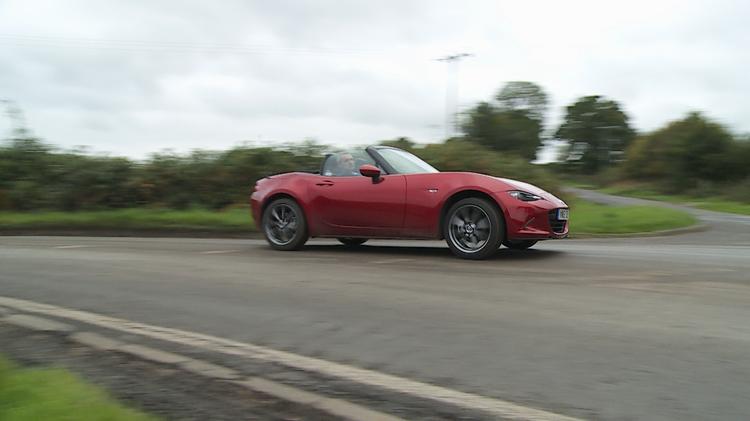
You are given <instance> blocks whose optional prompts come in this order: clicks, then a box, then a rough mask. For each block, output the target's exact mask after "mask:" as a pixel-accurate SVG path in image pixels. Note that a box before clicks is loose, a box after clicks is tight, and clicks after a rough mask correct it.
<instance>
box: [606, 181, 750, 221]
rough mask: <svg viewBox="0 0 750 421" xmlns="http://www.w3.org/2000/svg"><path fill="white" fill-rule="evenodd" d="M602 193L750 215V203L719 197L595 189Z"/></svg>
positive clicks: (613, 188) (640, 189) (621, 189)
mask: <svg viewBox="0 0 750 421" xmlns="http://www.w3.org/2000/svg"><path fill="white" fill-rule="evenodd" d="M597 190H598V191H600V192H602V193H608V194H614V195H618V196H628V197H637V198H639V199H650V200H658V201H660V202H669V203H676V204H681V205H687V206H692V207H695V208H699V209H706V210H712V211H717V212H728V213H737V214H741V215H750V203H743V202H737V201H733V200H727V199H723V198H721V197H694V196H680V195H669V194H663V193H657V192H655V191H653V190H648V189H647V188H639V187H620V186H614V187H605V188H601V189H597Z"/></svg>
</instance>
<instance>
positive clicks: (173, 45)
mask: <svg viewBox="0 0 750 421" xmlns="http://www.w3.org/2000/svg"><path fill="white" fill-rule="evenodd" d="M0 43H1V44H6V45H8V44H9V45H15V46H21V47H65V48H94V49H107V50H124V51H146V52H159V53H161V52H177V53H194V52H218V53H235V54H270V53H281V54H320V55H372V54H384V53H388V51H386V50H367V49H362V48H356V49H351V48H350V49H346V48H327V47H283V46H272V45H259V44H258V45H242V44H226V43H190V42H182V41H153V40H123V39H99V38H73V37H59V36H40V35H19V34H0Z"/></svg>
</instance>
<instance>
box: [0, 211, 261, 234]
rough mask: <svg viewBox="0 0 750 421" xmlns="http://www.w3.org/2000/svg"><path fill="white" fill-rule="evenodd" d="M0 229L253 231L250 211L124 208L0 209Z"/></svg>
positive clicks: (253, 226)
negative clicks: (83, 210)
mask: <svg viewBox="0 0 750 421" xmlns="http://www.w3.org/2000/svg"><path fill="white" fill-rule="evenodd" d="M0 229H38V230H44V229H70V230H76V229H82V230H86V229H91V230H102V229H105V230H106V229H108V230H117V229H119V230H154V231H158V230H163V231H170V230H196V231H233V230H237V231H252V230H254V229H255V225H254V223H253V219H252V216H251V215H250V210H249V209H248V208H246V207H243V208H239V207H238V208H230V209H228V210H225V211H220V212H219V211H209V210H168V209H148V208H135V209H122V210H104V211H90V212H0Z"/></svg>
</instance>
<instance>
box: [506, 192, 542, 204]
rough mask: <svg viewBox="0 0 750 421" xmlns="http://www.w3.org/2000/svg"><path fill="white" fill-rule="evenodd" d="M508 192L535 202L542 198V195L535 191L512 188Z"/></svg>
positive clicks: (525, 200) (520, 198)
mask: <svg viewBox="0 0 750 421" xmlns="http://www.w3.org/2000/svg"><path fill="white" fill-rule="evenodd" d="M508 194H509V195H511V196H513V197H515V198H516V199H518V200H521V201H524V202H534V201H537V200H542V197H541V196H537V195H535V194H533V193H529V192H525V191H521V190H511V191H509V192H508Z"/></svg>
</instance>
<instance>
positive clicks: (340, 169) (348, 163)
mask: <svg viewBox="0 0 750 421" xmlns="http://www.w3.org/2000/svg"><path fill="white" fill-rule="evenodd" d="M336 175H337V176H349V175H359V173H358V172H357V170H356V169H355V168H354V157H353V156H352V154H350V153H347V152H344V153H342V154H341V155H339V156H338V159H337V160H336Z"/></svg>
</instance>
